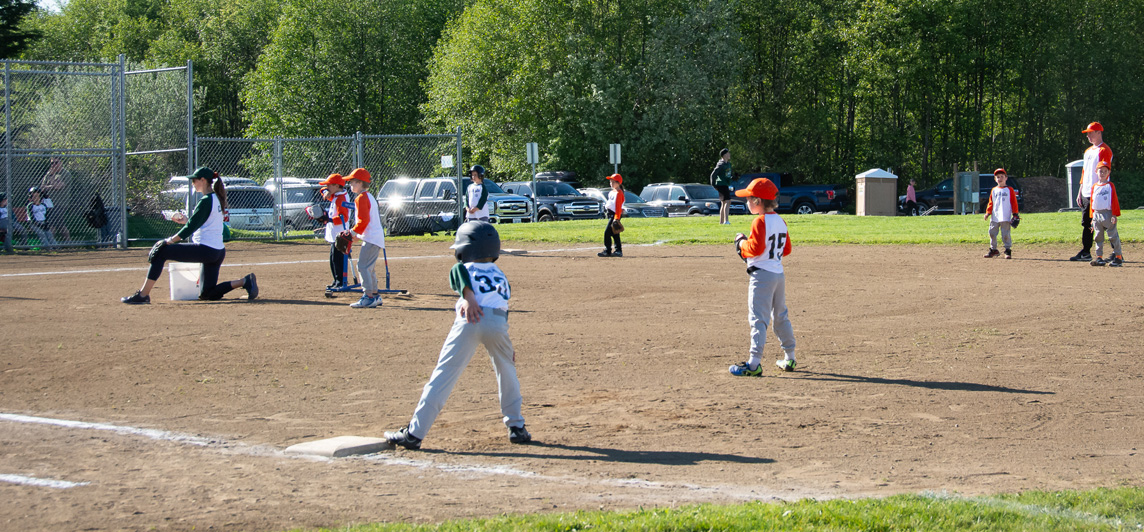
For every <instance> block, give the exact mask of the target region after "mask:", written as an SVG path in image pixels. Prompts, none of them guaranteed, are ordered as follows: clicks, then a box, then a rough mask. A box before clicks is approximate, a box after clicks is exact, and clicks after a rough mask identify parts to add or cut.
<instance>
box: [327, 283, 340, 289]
mask: <svg viewBox="0 0 1144 532" xmlns="http://www.w3.org/2000/svg"><path fill="white" fill-rule="evenodd" d="M341 289H342V283H330V284H328V285H326V290H341Z"/></svg>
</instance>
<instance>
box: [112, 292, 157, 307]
mask: <svg viewBox="0 0 1144 532" xmlns="http://www.w3.org/2000/svg"><path fill="white" fill-rule="evenodd" d="M119 300H120V301H122V302H124V303H127V304H128V305H147V304H150V303H151V296H144V295H141V293H140V292H135V293H134V294H133V295H130V296H127V297H121V298H119Z"/></svg>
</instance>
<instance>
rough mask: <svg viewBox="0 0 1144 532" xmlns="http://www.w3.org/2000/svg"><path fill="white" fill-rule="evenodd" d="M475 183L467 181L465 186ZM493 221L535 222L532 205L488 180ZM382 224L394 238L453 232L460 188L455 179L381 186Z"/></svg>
mask: <svg viewBox="0 0 1144 532" xmlns="http://www.w3.org/2000/svg"><path fill="white" fill-rule="evenodd" d="M471 183H472V181H471V180H470V179H469V178H467V177H466V178H464V179H463V180H462V182H461V186H462V187H464V188H466V189H467V188H468V187H469V185H470V184H471ZM484 185H485V187H486V188H487V189H488V192H489V196H488V203H487V205H488V208H489V220H490V221H491V222H493V223H513V222H530V221H532V209H531V207H530V204H531V202H530V201H529V200H528V199H527V198H523V197H520V196H514V195H512V194H508V193H506V192H505V191H504V190H502V189H501V188H500V187H498V186H497V184H496V183H494V182H492V181H490V180H488V179H486V180H485V181H484ZM377 201H378V203H379V204H380V206H381V211H382V221H383V223H384V224H385V229H386V232H387V233H388V234H391V235H403V234H421V233H428V232H437V231H453V230H455V229H456V228H457V227H459V226H460V219H461V218H463V217H458V216H457V211H458V208H459V203H458V201H457V185H456V181H455V180H454V178H451V177H437V178H425V179H411V178H396V179H390V180H388V181H386V182H385V184H384V185H382V186H381V189H380V190H379V191H378V193H377Z"/></svg>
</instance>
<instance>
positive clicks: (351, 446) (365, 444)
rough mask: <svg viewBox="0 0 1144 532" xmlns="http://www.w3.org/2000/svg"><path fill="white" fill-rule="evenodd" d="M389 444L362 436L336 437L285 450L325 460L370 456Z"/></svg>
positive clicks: (378, 439) (379, 439) (292, 446)
mask: <svg viewBox="0 0 1144 532" xmlns="http://www.w3.org/2000/svg"><path fill="white" fill-rule="evenodd" d="M389 448H390V446H389V442H387V441H385V439H384V438H365V437H362V436H338V437H336V438H326V439H324V440H315V441H309V442H306V443H299V444H297V445H291V446H289V447H287V448H286V452H287V453H290V454H309V455H315V456H325V457H327V458H341V457H343V456H350V455H355V454H371V453H376V452H378V451H381V450H385V449H389Z"/></svg>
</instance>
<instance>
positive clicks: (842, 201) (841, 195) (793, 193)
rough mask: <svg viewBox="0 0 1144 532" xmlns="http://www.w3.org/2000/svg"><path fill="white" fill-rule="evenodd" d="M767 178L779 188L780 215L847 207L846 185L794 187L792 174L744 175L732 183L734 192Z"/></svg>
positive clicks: (838, 209) (811, 212)
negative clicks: (757, 180) (756, 180)
mask: <svg viewBox="0 0 1144 532" xmlns="http://www.w3.org/2000/svg"><path fill="white" fill-rule="evenodd" d="M760 177H765V178H767V179H770V180H771V181H773V182H774V183H775V185H778V187H779V208H778V209H777V210H778V212H780V213H794V214H814V213H816V212H829V211H840V210H842V209H843V208H845V207H846V201H847V191H846V185H793V184H792V183H793V181H794V179H793V178H792V176H791V175H790V174H786V173H781V174H780V173H778V172H760V173H752V174H743V175H741V176H739V177H737V178H735V180H734V181H732V182H731V189H732V190H740V189H744V188H747V185H749V184H751V181H754V180H755V179H758V178H760Z"/></svg>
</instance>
